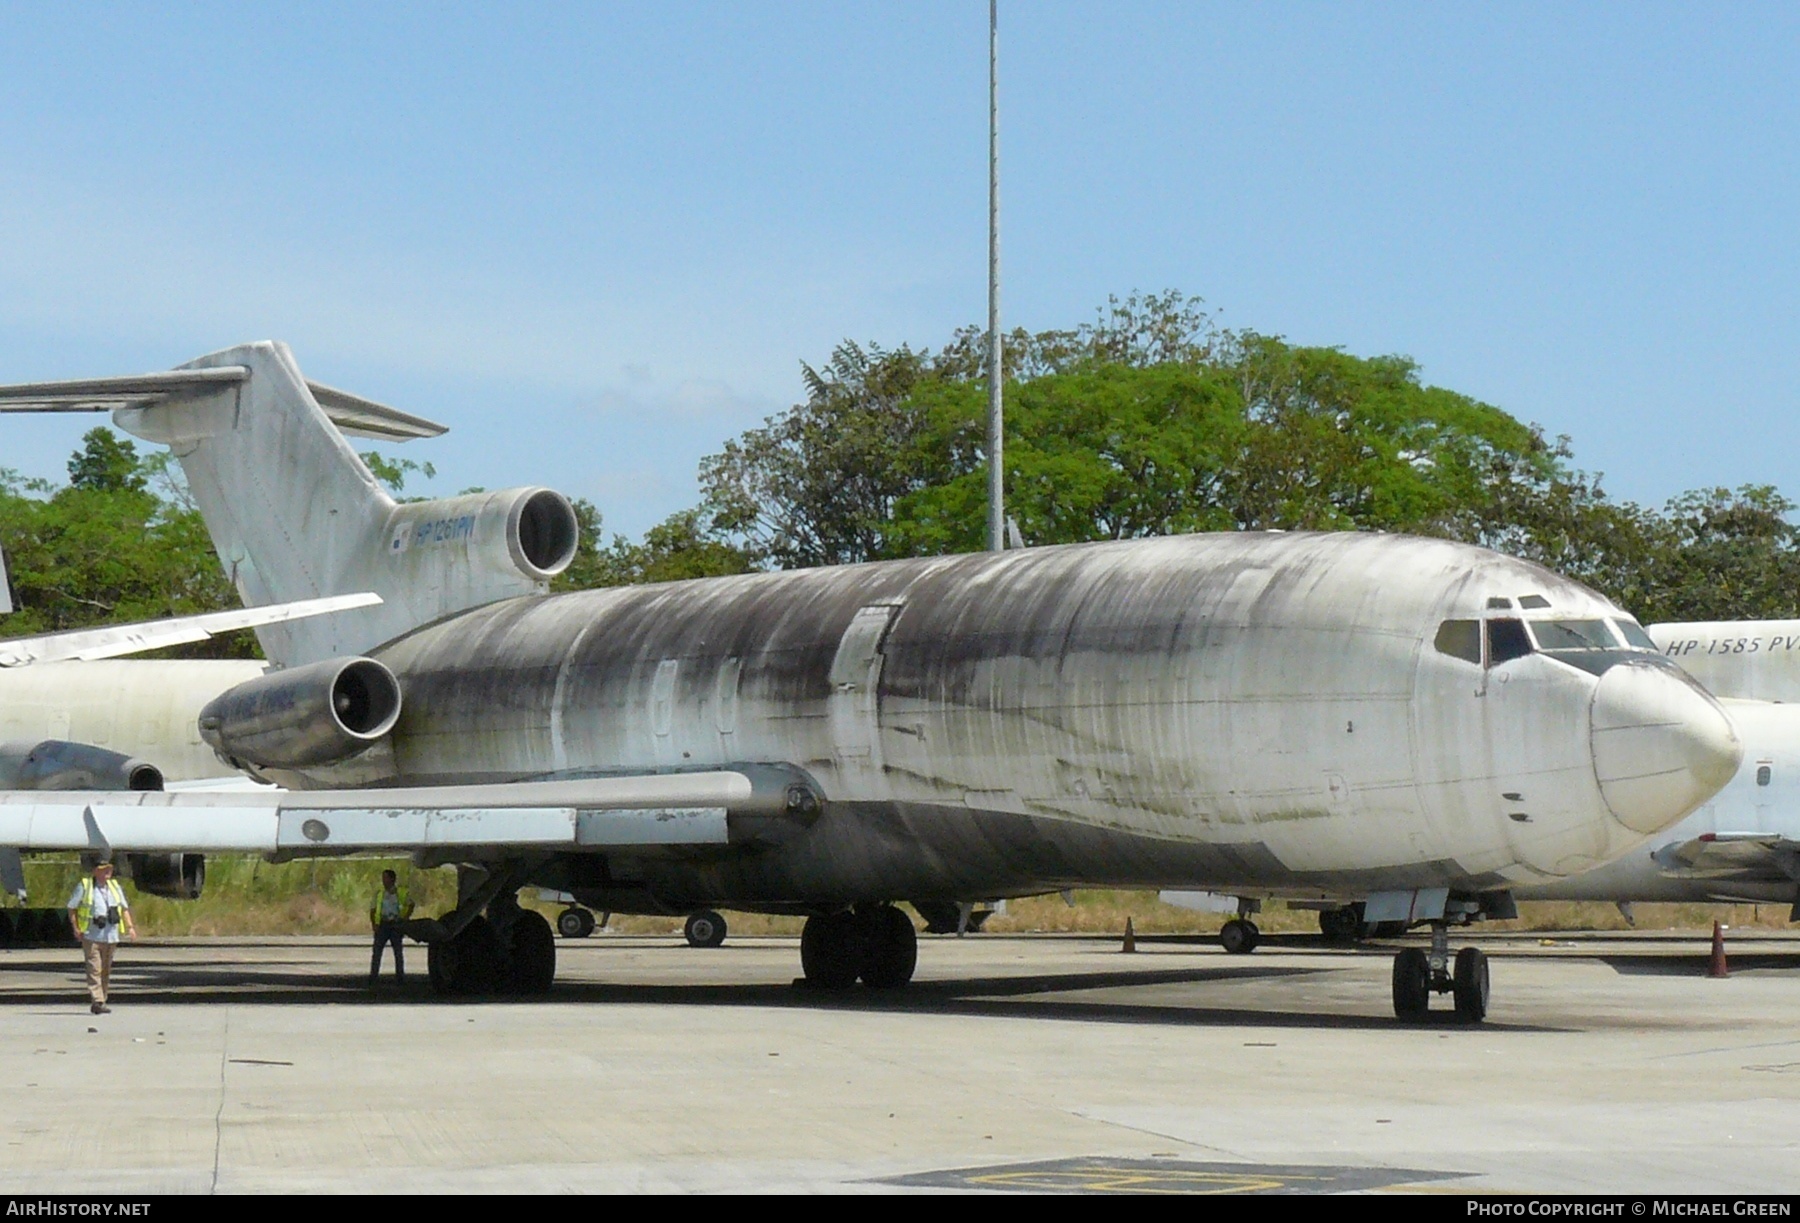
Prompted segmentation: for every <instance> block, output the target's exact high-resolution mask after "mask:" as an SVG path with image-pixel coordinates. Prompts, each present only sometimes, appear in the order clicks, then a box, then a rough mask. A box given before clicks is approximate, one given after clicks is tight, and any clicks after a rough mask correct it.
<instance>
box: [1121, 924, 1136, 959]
mask: <svg viewBox="0 0 1800 1223" xmlns="http://www.w3.org/2000/svg"><path fill="white" fill-rule="evenodd" d="M1119 950H1120V951H1136V950H1137V931H1135V930H1133V929H1132V928H1131V919H1130V918H1129V917H1127V918H1126V919H1125V945H1124V946H1122V947H1120V948H1119Z"/></svg>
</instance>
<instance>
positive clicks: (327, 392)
mask: <svg viewBox="0 0 1800 1223" xmlns="http://www.w3.org/2000/svg"><path fill="white" fill-rule="evenodd" d="M306 389H307V390H309V391H311V392H312V396H313V398H314V399H315V400H317V401H318V404H319V406H320V407H321V408H323V409H324V410H325V415H326V416H327V417H329V418H330V420H331V423H332V424H334V425H336V426H337V427H338V429H339V430H340V431H342V432H344V433H348V434H349V435H350V436H351V437H369V438H374V439H375V440H376V441H382V442H410V441H413V440H414V439H415V438H421V437H442V436H443V435H444V434H445V433H448V432H449V429H448V427H447V426H445V425H440V424H438V423H437V422H436V421H434V420H426V419H425V418H424V417H423V416H414V415H412V414H411V413H410V412H402V411H401V410H400V409H398V408H390V407H388V406H387V405H386V404H384V403H376V402H375V401H374V400H373V399H364V398H363V397H362V396H361V395H352V394H351V393H350V392H349V391H340V390H338V389H337V388H336V387H330V386H326V385H324V384H323V383H319V382H314V381H313V380H312V379H310V378H309V379H307V381H306Z"/></svg>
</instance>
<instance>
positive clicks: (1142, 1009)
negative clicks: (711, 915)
mask: <svg viewBox="0 0 1800 1223" xmlns="http://www.w3.org/2000/svg"><path fill="white" fill-rule="evenodd" d="M419 959H420V960H421V963H420V965H419V968H420V969H422V968H423V967H424V965H423V963H422V961H423V959H424V957H423V956H422V955H421V956H420V957H419ZM341 963H342V961H341V960H331V961H328V960H325V959H305V958H289V959H286V960H284V961H282V962H280V963H272V964H257V963H247V964H246V963H239V964H230V963H220V962H217V961H214V962H212V963H206V964H196V963H193V962H191V961H186V960H181V959H175V958H159V957H157V956H156V954H155V953H154V950H153V949H148V948H145V949H140V950H137V951H135V952H134V953H130V954H129V955H121V956H120V959H119V961H118V966H117V967H115V969H114V971H113V979H114V987H115V988H114V992H115V994H116V995H117V999H118V1001H119V1002H120V1004H121V1005H133V1004H136V1005H146V1004H161V1005H173V1006H214V1005H237V1006H316V1005H331V1004H337V1005H342V1004H345V1003H362V1004H366V1005H370V1006H391V1005H441V1006H484V1005H487V1006H494V1005H537V1006H546V1005H548V1006H559V1005H560V1006H595V1005H613V1006H619V1005H642V1006H650V1005H654V1006H718V1007H758V1008H767V1007H787V1008H809V1009H816V1010H832V1011H859V1012H881V1013H888V1014H920V1015H967V1016H982V1017H990V1018H1011V1019H1019V1018H1027V1019H1042V1020H1047V1021H1077V1022H1082V1023H1118V1024H1150V1025H1180V1026H1190V1027H1265V1028H1268V1027H1273V1028H1320V1029H1340V1030H1349V1029H1371V1030H1382V1031H1391V1030H1392V1029H1393V1028H1394V1026H1395V1020H1394V1019H1393V1017H1392V1016H1391V1015H1387V1014H1385V1013H1379V1012H1378V1013H1368V1014H1354V1013H1342V1012H1340V1013H1333V1012H1327V1011H1313V1012H1303V1011H1290V1010H1280V1009H1275V1008H1273V1007H1270V1008H1259V1007H1251V1006H1243V1005H1235V1006H1220V1005H1210V1004H1209V1002H1208V999H1207V997H1206V994H1205V991H1204V989H1202V990H1198V991H1196V992H1195V994H1194V996H1193V997H1192V999H1191V1000H1189V999H1187V998H1183V999H1181V1000H1179V1001H1170V1000H1167V998H1166V991H1165V997H1164V998H1159V999H1158V1000H1155V1001H1142V1002H1138V1001H1132V1000H1130V999H1129V998H1121V997H1120V996H1119V995H1118V993H1117V991H1125V990H1132V989H1143V988H1146V987H1158V986H1172V985H1173V986H1180V985H1193V986H1201V987H1204V986H1206V985H1216V986H1231V985H1242V984H1244V983H1256V982H1274V981H1281V980H1287V981H1292V982H1295V983H1298V982H1300V981H1303V980H1306V979H1309V978H1317V979H1321V981H1322V980H1323V978H1326V977H1328V976H1329V975H1330V974H1331V973H1332V971H1333V970H1332V969H1330V968H1312V967H1296V966H1285V965H1274V964H1268V965H1263V964H1255V963H1243V962H1233V963H1231V964H1228V965H1222V966H1215V965H1206V966H1200V967H1192V968H1147V969H1132V968H1117V969H1094V970H1089V971H1080V972H1061V973H1038V974H1027V975H1019V976H988V977H961V978H955V979H948V980H928V979H927V980H915V981H914V982H913V983H912V984H911V985H909V986H908V987H906V988H905V989H903V990H894V991H887V990H881V991H877V990H870V989H865V988H863V987H861V986H858V987H855V988H852V989H847V990H841V991H840V990H822V989H817V988H810V987H807V986H806V985H805V984H804V983H803V982H794V983H770V982H760V983H754V984H715V983H710V982H696V983H687V982H684V983H679V984H675V983H670V984H663V983H642V982H638V983H612V982H604V981H583V980H564V981H559V982H558V983H557V985H556V986H555V988H554V989H553V990H552V991H551V992H550V993H549V994H548V995H545V996H542V997H537V998H530V999H518V998H507V997H485V998H457V999H438V998H435V997H434V996H433V995H432V993H431V989H430V985H429V984H428V982H427V981H426V978H425V974H424V973H423V972H422V971H419V972H415V973H409V974H408V976H407V979H406V981H405V982H404V983H403V984H402V983H396V982H395V981H394V979H393V977H392V976H391V975H388V976H384V977H383V978H382V979H381V983H380V985H379V987H378V988H377V989H375V990H373V991H371V990H370V989H369V988H368V985H367V978H366V977H364V976H362V975H360V974H357V975H353V976H351V975H345V974H344V973H343V972H342V971H341V969H340V968H339V967H338V966H339V965H341ZM721 967H724V966H723V965H721ZM4 969H5V972H6V973H7V974H11V973H23V974H30V975H31V976H33V977H35V978H36V981H35V982H34V983H33V985H32V986H31V987H30V988H28V989H23V990H10V989H7V988H5V987H4V986H3V985H0V1004H6V1003H12V1004H14V1005H18V1004H26V1005H31V1004H45V1003H53V1002H63V1001H68V1002H70V1003H73V1002H75V1001H84V1000H85V995H84V994H83V992H82V988H81V985H80V981H81V966H80V963H79V962H78V961H75V960H74V959H73V958H72V957H71V959H70V960H68V961H50V960H41V961H35V962H30V963H25V964H16V965H15V964H6V965H4ZM55 977H60V978H63V979H65V980H66V981H67V982H68V986H69V989H68V993H67V997H66V998H64V997H63V996H62V994H61V992H60V991H59V992H58V994H56V995H54V996H53V995H51V994H50V993H49V992H48V991H46V990H45V988H44V986H45V984H47V981H46V978H55ZM1098 991H1109V992H1108V994H1107V996H1105V997H1098V998H1094V997H1089V998H1082V997H1079V996H1078V995H1081V994H1089V993H1095V992H1098ZM1385 1002H1386V996H1385V991H1383V993H1382V995H1381V996H1380V997H1379V998H1375V997H1371V998H1370V999H1369V1003H1370V1004H1371V1005H1381V1004H1384V1003H1385ZM1353 1005H1354V1004H1353ZM1422 1026H1429V1027H1432V1028H1442V1029H1444V1030H1446V1031H1449V1030H1474V1029H1471V1028H1469V1027H1468V1025H1466V1024H1463V1023H1461V1022H1459V1021H1458V1020H1457V1019H1456V1017H1455V1015H1454V1014H1453V1013H1452V1012H1451V1011H1450V1010H1449V1009H1448V1008H1444V1009H1441V1010H1433V1011H1432V1012H1431V1015H1430V1017H1429V1019H1428V1020H1427V1021H1426V1023H1425V1024H1424V1025H1422ZM1483 1030H1486V1031H1490V1032H1492V1031H1518V1032H1527V1031H1535V1032H1547V1031H1561V1030H1564V1029H1562V1028H1560V1027H1554V1026H1543V1025H1533V1024H1518V1023H1495V1022H1493V1021H1492V1020H1491V1019H1490V1020H1489V1022H1488V1023H1486V1024H1485V1025H1483Z"/></svg>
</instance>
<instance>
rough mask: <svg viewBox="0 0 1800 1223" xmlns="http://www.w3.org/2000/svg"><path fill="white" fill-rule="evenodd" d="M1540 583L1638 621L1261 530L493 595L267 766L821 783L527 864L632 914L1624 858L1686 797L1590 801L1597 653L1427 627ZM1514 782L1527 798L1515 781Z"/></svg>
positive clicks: (1434, 556) (1466, 564) (1511, 563)
mask: <svg viewBox="0 0 1800 1223" xmlns="http://www.w3.org/2000/svg"><path fill="white" fill-rule="evenodd" d="M1527 592H1530V593H1536V594H1540V595H1543V596H1547V597H1548V598H1549V599H1550V600H1551V601H1552V603H1553V604H1554V605H1555V606H1556V607H1557V608H1558V609H1560V610H1562V611H1563V612H1564V613H1565V614H1594V615H1613V616H1617V615H1621V614H1623V613H1620V612H1619V611H1618V610H1617V609H1616V608H1613V607H1611V606H1610V605H1609V604H1607V603H1606V602H1605V601H1604V600H1602V599H1600V598H1599V597H1598V596H1596V595H1594V594H1593V593H1592V592H1591V591H1588V590H1587V589H1585V588H1583V587H1581V586H1579V585H1577V584H1575V583H1572V582H1569V581H1566V580H1564V579H1561V578H1558V577H1556V576H1555V575H1554V574H1551V573H1549V572H1548V571H1546V570H1544V569H1542V568H1540V567H1537V566H1534V565H1530V564H1527V563H1523V562H1519V561H1516V560H1512V559H1509V558H1505V557H1502V556H1499V555H1497V554H1494V553H1491V552H1487V551H1485V550H1481V549H1476V548H1471V547H1467V546H1463V545H1458V544H1453V543H1447V542H1442V541H1434V540H1423V539H1412V538H1406V537H1399V536H1381V535H1349V534H1330V535H1291V534H1280V533H1266V534H1264V533H1257V534H1234V535H1203V536H1188V537H1180V538H1172V539H1161V540H1144V541H1131V542H1125V543H1113V544H1092V545H1079V546H1072V547H1061V548H1042V549H1032V550H1028V551H1024V552H1013V553H1006V554H978V555H970V556H953V557H944V558H937V559H928V560H915V561H898V562H886V563H878V564H869V565H858V566H849V567H843V568H835V569H823V570H812V571H803V572H794V573H778V574H763V575H751V576H745V577H739V578H720V579H707V580H701V581H693V582H681V583H671V584H667V585H661V586H651V587H635V588H621V589H612V590H603V591H593V592H586V593H581V594H573V595H563V596H553V597H539V598H524V599H514V600H507V601H503V602H500V603H496V604H492V605H490V606H487V607H483V608H479V609H476V610H474V611H471V612H467V613H464V614H461V615H457V616H454V617H451V618H449V619H447V620H445V621H442V622H439V623H437V624H434V625H430V626H427V627H424V628H421V629H419V630H416V631H415V632H413V633H411V634H408V635H407V636H405V637H403V638H401V639H399V640H398V641H396V642H393V643H391V644H389V645H387V646H384V647H382V648H380V649H378V650H376V651H373V655H374V656H375V657H377V658H379V659H380V660H381V661H383V662H384V663H386V664H387V665H388V666H390V667H391V668H392V669H393V670H394V672H395V674H396V676H397V677H398V678H399V680H400V683H401V686H402V688H403V690H404V691H405V693H406V704H405V710H404V712H403V714H402V716H401V720H400V723H399V725H398V726H397V727H396V728H395V730H394V733H393V734H392V736H391V737H390V740H389V742H388V743H386V744H384V745H382V747H380V748H378V749H377V751H376V752H374V753H371V754H370V755H368V756H365V757H362V758H359V759H357V760H355V761H351V762H349V763H348V764H346V765H343V766H338V767H336V768H333V769H326V770H315V771H312V772H310V773H309V774H307V775H306V776H304V777H301V776H296V775H279V776H278V779H280V780H285V781H288V782H290V783H293V784H301V785H312V786H321V785H327V786H329V785H345V784H368V783H371V782H372V783H375V784H403V785H409V786H418V785H430V784H437V783H448V782H476V781H490V782H491V781H505V780H515V779H523V778H548V777H575V776H591V775H594V774H605V773H647V772H668V771H684V770H702V769H711V768H716V767H720V766H730V765H735V764H744V763H751V762H784V763H787V764H791V765H795V766H798V767H799V768H800V769H802V770H804V772H805V773H806V774H807V775H809V776H810V778H811V779H812V780H813V782H814V783H815V784H816V787H817V789H818V791H819V793H820V795H821V797H822V798H823V800H824V801H823V804H822V805H821V807H820V808H819V809H818V810H817V811H816V812H815V813H811V814H809V815H806V816H798V815H796V816H790V817H778V818H769V817H757V818H755V819H743V820H739V819H736V818H735V817H734V819H733V822H732V844H731V845H730V846H729V847H716V848H707V849H704V850H698V849H696V850H690V851H685V852H682V853H670V852H666V851H665V852H658V853H653V854H645V855H638V856H634V857H622V856H618V855H613V856H610V857H605V858H601V857H597V856H592V855H589V856H585V857H584V856H577V855H570V856H567V857H565V858H562V859H559V860H558V861H557V862H556V863H554V864H549V865H547V867H546V870H545V872H544V878H545V881H546V882H551V883H556V884H558V885H561V886H566V887H568V888H569V889H570V890H571V891H573V892H575V893H576V894H577V895H578V896H580V897H581V898H582V899H583V900H584V901H586V902H587V903H590V904H594V905H596V906H600V907H605V908H609V909H613V910H618V911H630V910H632V909H647V910H652V911H655V910H665V909H666V910H669V911H680V910H683V909H688V908H692V907H694V906H695V905H697V904H700V903H706V904H716V905H735V906H740V907H765V908H783V907H808V906H819V905H828V904H832V903H840V902H850V901H859V900H868V899H872V898H885V899H900V898H927V897H929V898H940V897H941V898H974V897H984V898H985V897H998V896H1006V895H1017V894H1024V893H1031V892H1041V891H1046V890H1052V889H1059V888H1066V887H1074V886H1137V887H1165V886H1181V885H1186V886H1203V887H1204V886H1218V887H1232V888H1239V889H1246V890H1247V889H1250V888H1255V889H1259V890H1263V891H1268V892H1280V893H1287V894H1291V895H1321V896H1323V895H1338V896H1356V895H1362V894H1367V893H1369V892H1372V891H1385V890H1394V889H1410V888H1428V887H1450V888H1453V889H1456V890H1458V891H1464V892H1478V891H1483V890H1489V889H1499V888H1504V887H1506V886H1508V885H1510V884H1512V883H1515V882H1523V881H1529V880H1535V879H1544V878H1553V877H1558V876H1562V875H1566V874H1571V873H1574V872H1576V871H1579V870H1583V869H1586V868H1589V867H1591V866H1593V865H1596V864H1598V863H1600V862H1603V861H1606V860H1608V859H1609V858H1613V857H1616V856H1617V855H1619V854H1620V853H1622V852H1624V851H1625V850H1626V849H1628V848H1629V847H1630V846H1631V845H1633V844H1634V843H1636V842H1637V841H1639V840H1641V839H1642V836H1643V834H1644V833H1646V832H1649V831H1653V830H1654V828H1656V827H1660V826H1662V824H1665V823H1667V822H1670V821H1672V820H1673V819H1675V818H1678V817H1679V816H1680V815H1681V814H1684V813H1685V808H1683V809H1682V810H1662V811H1657V812H1653V813H1650V814H1648V815H1644V814H1642V813H1639V814H1636V815H1633V816H1631V817H1630V818H1631V821H1632V824H1633V825H1634V826H1629V827H1628V826H1627V824H1626V823H1624V822H1621V820H1620V819H1619V818H1618V817H1617V816H1615V815H1614V813H1612V812H1611V811H1610V810H1609V808H1608V806H1607V802H1606V798H1605V796H1604V795H1603V794H1602V792H1601V789H1600V787H1599V784H1598V782H1597V781H1596V774H1595V760H1594V754H1593V750H1592V734H1593V707H1594V702H1595V693H1596V688H1597V685H1598V680H1597V679H1596V677H1595V676H1593V675H1590V674H1587V673H1585V672H1582V671H1579V670H1577V669H1575V668H1572V667H1567V666H1563V665H1561V664H1559V663H1556V662H1553V661H1551V660H1549V659H1546V658H1542V657H1534V658H1527V659H1520V660H1517V661H1516V662H1515V663H1512V664H1510V665H1509V666H1510V669H1509V670H1507V671H1506V672H1505V677H1504V679H1500V678H1499V676H1498V674H1497V673H1490V672H1489V671H1487V670H1484V669H1483V668H1482V667H1481V666H1479V665H1471V664H1470V663H1468V662H1465V661H1464V660H1462V659H1458V658H1452V657H1449V656H1447V655H1445V654H1443V653H1441V652H1438V651H1436V650H1434V649H1433V648H1432V644H1431V643H1432V636H1433V633H1434V632H1435V630H1436V629H1437V626H1438V625H1439V624H1440V623H1441V622H1442V621H1443V620H1445V619H1447V618H1455V617H1459V616H1465V617H1479V616H1480V615H1482V614H1483V612H1482V610H1481V609H1482V608H1483V607H1484V605H1485V604H1486V601H1487V600H1488V599H1489V598H1490V597H1492V596H1494V595H1496V594H1504V595H1518V594H1523V593H1527ZM1669 670H1672V669H1669ZM1664 678H1665V677H1664V676H1662V675H1660V674H1659V676H1658V680H1657V682H1663V681H1664ZM1667 682H1668V683H1669V684H1670V685H1671V686H1672V687H1673V686H1679V687H1680V688H1681V690H1682V693H1683V694H1687V693H1689V691H1690V689H1691V685H1687V684H1686V681H1685V680H1677V679H1675V678H1672V677H1671V678H1667ZM1696 699H1698V698H1696ZM1521 792H1526V797H1525V798H1524V800H1523V801H1524V802H1525V803H1526V804H1528V805H1529V806H1530V808H1531V809H1530V812H1529V820H1528V822H1520V821H1519V819H1518V818H1517V815H1518V812H1519V808H1520V805H1521V800H1520V799H1518V798H1508V797H1506V795H1507V794H1509V793H1510V794H1513V795H1517V794H1520V793H1521ZM1696 801H1697V800H1696ZM1646 820H1648V825H1646Z"/></svg>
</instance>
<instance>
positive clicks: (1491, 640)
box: [1487, 620, 1531, 667]
mask: <svg viewBox="0 0 1800 1223" xmlns="http://www.w3.org/2000/svg"><path fill="white" fill-rule="evenodd" d="M1487 633H1488V666H1490V667H1497V666H1499V665H1500V664H1501V663H1503V662H1511V661H1512V660H1513V659H1515V658H1523V657H1525V656H1526V655H1527V654H1529V653H1531V638H1530V637H1528V636H1526V635H1525V623H1524V621H1522V620H1489V621H1488V622H1487Z"/></svg>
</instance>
